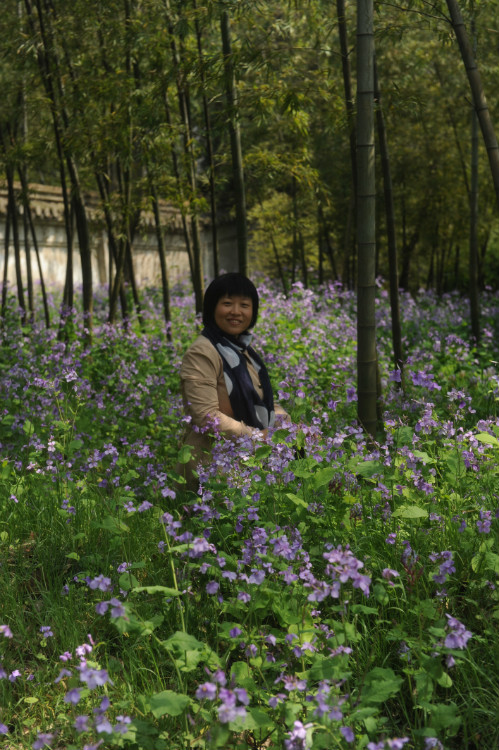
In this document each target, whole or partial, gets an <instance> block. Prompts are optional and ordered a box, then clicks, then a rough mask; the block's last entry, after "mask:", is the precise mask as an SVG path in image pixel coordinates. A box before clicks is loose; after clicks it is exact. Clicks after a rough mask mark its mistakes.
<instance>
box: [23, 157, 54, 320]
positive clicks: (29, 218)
mask: <svg viewBox="0 0 499 750" xmlns="http://www.w3.org/2000/svg"><path fill="white" fill-rule="evenodd" d="M18 172H19V179H20V182H21V188H22V196H23V206H24V214H25V216H26V219H27V224H28V231H29V233H30V234H31V239H32V241H33V247H34V250H35V256H36V262H37V266H38V274H39V276H40V289H41V292H42V300H43V312H44V316H45V325H46V327H47V328H50V313H49V307H48V301H47V291H46V289H45V281H44V278H43V270H42V264H41V260H40V250H39V247H38V239H37V236H36V230H35V225H34V223H33V215H32V213H31V206H30V202H29V192H28V180H27V177H26V173H25V171H24V169H21V168H19V170H18ZM25 231H26V229H25Z"/></svg>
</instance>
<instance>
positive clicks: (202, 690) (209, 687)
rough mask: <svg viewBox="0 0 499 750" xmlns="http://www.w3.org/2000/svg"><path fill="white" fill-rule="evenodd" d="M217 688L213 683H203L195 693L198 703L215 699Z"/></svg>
mask: <svg viewBox="0 0 499 750" xmlns="http://www.w3.org/2000/svg"><path fill="white" fill-rule="evenodd" d="M217 689H218V688H217V686H216V685H215V683H213V682H203V684H202V685H199V687H198V689H197V690H196V692H195V696H196V698H197V699H198V701H202V700H206V701H214V700H215V698H216V697H217Z"/></svg>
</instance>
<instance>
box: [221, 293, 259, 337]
mask: <svg viewBox="0 0 499 750" xmlns="http://www.w3.org/2000/svg"><path fill="white" fill-rule="evenodd" d="M214 317H215V323H216V324H217V326H218V327H219V328H220V329H221V330H222V331H223V332H224V333H228V334H229V335H230V336H239V334H240V333H243V332H244V331H246V329H247V328H248V327H249V325H250V323H251V318H252V317H253V300H252V299H251V297H243V296H241V295H240V294H234V295H233V296H232V297H229V295H228V294H226V295H225V297H220V299H219V300H218V302H217V305H216V307H215V315H214Z"/></svg>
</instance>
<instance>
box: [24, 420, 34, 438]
mask: <svg viewBox="0 0 499 750" xmlns="http://www.w3.org/2000/svg"><path fill="white" fill-rule="evenodd" d="M34 431H35V427H34V425H33V423H32V422H30V421H29V419H26V420H25V422H24V424H23V432H24V434H25V435H27V436H28V437H30V436H31V435H32V434H33V433H34Z"/></svg>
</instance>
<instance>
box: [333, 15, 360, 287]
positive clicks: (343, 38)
mask: <svg viewBox="0 0 499 750" xmlns="http://www.w3.org/2000/svg"><path fill="white" fill-rule="evenodd" d="M336 13H337V16H338V35H339V39H340V52H341V67H342V73H343V89H344V93H345V109H346V113H347V123H348V137H349V143H350V160H351V164H352V172H351V174H352V192H351V195H350V200H349V207H348V213H347V228H346V232H345V247H344V251H343V252H344V258H343V272H342V281H343V283H344V284H345V285H346V286H347V287H351V286H352V281H353V279H354V270H353V265H354V262H355V261H354V259H353V257H352V255H354V253H355V244H354V242H353V239H354V238H353V232H352V231H351V220H352V216H355V214H356V207H355V199H356V195H357V150H356V149H357V144H356V134H355V105H354V94H353V87H352V74H351V68H350V56H349V51H348V33H347V25H346V15H345V0H336Z"/></svg>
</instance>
